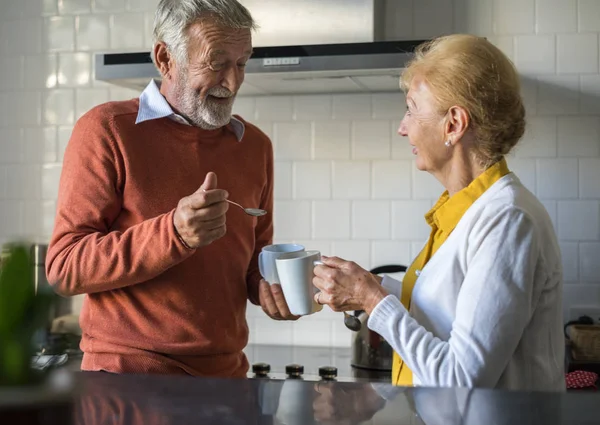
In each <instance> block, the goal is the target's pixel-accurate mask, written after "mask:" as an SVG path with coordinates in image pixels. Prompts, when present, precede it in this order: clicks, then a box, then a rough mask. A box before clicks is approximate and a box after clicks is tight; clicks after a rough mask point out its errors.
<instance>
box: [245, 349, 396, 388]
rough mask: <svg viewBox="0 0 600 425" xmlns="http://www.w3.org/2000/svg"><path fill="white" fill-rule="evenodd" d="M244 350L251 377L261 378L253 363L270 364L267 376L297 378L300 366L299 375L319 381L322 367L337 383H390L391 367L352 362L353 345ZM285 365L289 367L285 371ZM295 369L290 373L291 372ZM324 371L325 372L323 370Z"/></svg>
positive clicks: (272, 377)
mask: <svg viewBox="0 0 600 425" xmlns="http://www.w3.org/2000/svg"><path fill="white" fill-rule="evenodd" d="M244 352H245V353H246V357H248V361H249V362H250V370H249V371H248V377H250V378H254V377H260V376H257V375H256V374H255V373H254V372H253V366H258V365H260V366H264V365H268V366H269V370H270V371H269V373H268V374H267V375H268V378H271V379H289V378H291V377H292V378H295V377H296V376H295V375H297V374H298V369H300V368H299V366H300V367H301V371H302V373H301V374H300V376H298V378H301V379H303V380H305V381H320V380H322V379H323V376H322V375H323V374H322V373H321V374H320V373H319V370H320V369H323V368H327V369H328V370H327V372H328V374H330V373H331V372H332V371H333V372H335V377H334V378H335V380H336V381H338V382H374V381H375V382H390V380H391V370H373V369H363V368H357V367H353V366H352V365H351V357H352V349H351V348H350V347H344V348H341V347H306V346H289V345H248V346H247V347H246V348H245V349H244ZM286 368H287V369H288V370H286ZM292 371H293V372H294V375H293V376H290V375H289V373H288V372H292ZM321 372H323V371H321ZM329 377H330V378H331V376H329Z"/></svg>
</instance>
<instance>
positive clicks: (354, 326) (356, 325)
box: [344, 311, 362, 332]
mask: <svg viewBox="0 0 600 425" xmlns="http://www.w3.org/2000/svg"><path fill="white" fill-rule="evenodd" d="M344 325H346V327H347V328H348V329H350V330H351V331H354V332H358V331H360V328H361V326H362V324H361V323H360V320H358V317H356V316H351V315H350V314H348V313H347V312H345V311H344Z"/></svg>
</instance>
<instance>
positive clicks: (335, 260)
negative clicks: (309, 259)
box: [321, 257, 347, 269]
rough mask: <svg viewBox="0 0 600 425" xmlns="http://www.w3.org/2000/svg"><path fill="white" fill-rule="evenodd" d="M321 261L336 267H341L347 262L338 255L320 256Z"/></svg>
mask: <svg viewBox="0 0 600 425" xmlns="http://www.w3.org/2000/svg"><path fill="white" fill-rule="evenodd" d="M321 261H322V262H323V263H324V264H325V265H327V266H329V267H334V268H336V269H339V268H342V267H343V266H344V265H345V264H346V263H347V261H346V260H343V259H341V258H340V257H321Z"/></svg>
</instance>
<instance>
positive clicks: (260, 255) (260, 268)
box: [258, 251, 265, 279]
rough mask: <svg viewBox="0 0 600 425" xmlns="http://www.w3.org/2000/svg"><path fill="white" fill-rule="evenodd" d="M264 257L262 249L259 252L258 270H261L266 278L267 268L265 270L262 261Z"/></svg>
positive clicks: (261, 273)
mask: <svg viewBox="0 0 600 425" xmlns="http://www.w3.org/2000/svg"><path fill="white" fill-rule="evenodd" d="M262 259H263V252H262V251H261V252H260V253H259V254H258V271H259V272H260V275H261V276H262V277H263V279H264V278H265V270H264V267H263V261H262Z"/></svg>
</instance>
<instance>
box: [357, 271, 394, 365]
mask: <svg viewBox="0 0 600 425" xmlns="http://www.w3.org/2000/svg"><path fill="white" fill-rule="evenodd" d="M370 272H371V273H373V274H381V273H403V272H406V266H402V265H397V264H391V265H385V266H379V267H375V268H374V269H372V270H370ZM354 316H356V317H358V319H359V320H360V322H361V324H362V326H361V327H360V330H359V331H358V332H354V336H353V340H352V359H351V365H352V366H353V367H356V368H360V369H368V370H377V371H391V370H392V359H393V355H394V350H393V349H392V347H391V346H390V345H389V344H388V343H387V341H386V340H385V339H383V337H382V336H381V335H379V334H378V333H376V332H373V331H372V330H370V329H369V327H368V326H367V320H368V318H369V316H368V314H367V313H366V312H365V311H363V310H357V311H355V312H354Z"/></svg>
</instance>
